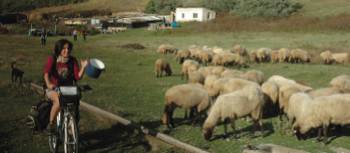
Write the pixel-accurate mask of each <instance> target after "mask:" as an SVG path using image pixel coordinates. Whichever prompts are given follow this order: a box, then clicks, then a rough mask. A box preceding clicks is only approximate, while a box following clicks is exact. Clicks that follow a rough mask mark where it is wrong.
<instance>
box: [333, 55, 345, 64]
mask: <svg viewBox="0 0 350 153" xmlns="http://www.w3.org/2000/svg"><path fill="white" fill-rule="evenodd" d="M332 58H333V59H334V61H335V62H336V63H338V64H346V63H348V62H349V53H334V54H332Z"/></svg>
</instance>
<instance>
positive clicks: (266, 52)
mask: <svg viewBox="0 0 350 153" xmlns="http://www.w3.org/2000/svg"><path fill="white" fill-rule="evenodd" d="M256 57H257V59H258V62H269V61H270V57H271V49H270V48H259V49H258V50H257V51H256Z"/></svg>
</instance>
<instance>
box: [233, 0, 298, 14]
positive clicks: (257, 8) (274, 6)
mask: <svg viewBox="0 0 350 153" xmlns="http://www.w3.org/2000/svg"><path fill="white" fill-rule="evenodd" d="M301 8H302V5H301V4H300V3H295V2H291V1H289V0H236V5H235V7H234V9H233V10H232V11H233V13H235V14H238V15H240V16H245V17H252V16H261V17H285V16H290V15H291V14H293V13H295V12H297V11H298V10H299V9H301Z"/></svg>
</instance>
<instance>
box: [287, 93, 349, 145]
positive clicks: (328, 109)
mask: <svg viewBox="0 0 350 153" xmlns="http://www.w3.org/2000/svg"><path fill="white" fill-rule="evenodd" d="M309 97H310V96H309ZM304 101H308V102H307V103H306V105H307V106H306V108H304V110H303V111H301V112H300V114H298V115H299V117H296V121H295V123H294V124H293V129H294V132H295V134H296V135H297V137H298V138H300V137H301V136H302V135H303V134H305V133H307V132H308V131H309V130H310V129H312V128H319V127H321V128H322V129H323V132H324V133H323V136H324V137H325V139H324V141H327V131H328V127H329V125H330V124H333V125H347V124H350V111H349V110H350V94H334V95H330V96H320V97H316V98H314V99H312V98H311V97H310V98H308V99H307V100H304ZM319 134H320V133H319ZM318 138H319V139H318V140H320V135H319V137H318Z"/></svg>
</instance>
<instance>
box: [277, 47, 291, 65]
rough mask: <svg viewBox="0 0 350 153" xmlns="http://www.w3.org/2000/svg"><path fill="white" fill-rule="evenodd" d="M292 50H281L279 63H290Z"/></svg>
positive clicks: (279, 51)
mask: <svg viewBox="0 0 350 153" xmlns="http://www.w3.org/2000/svg"><path fill="white" fill-rule="evenodd" d="M289 57H290V50H289V49H288V48H281V49H279V50H278V58H279V62H280V63H283V62H289Z"/></svg>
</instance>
